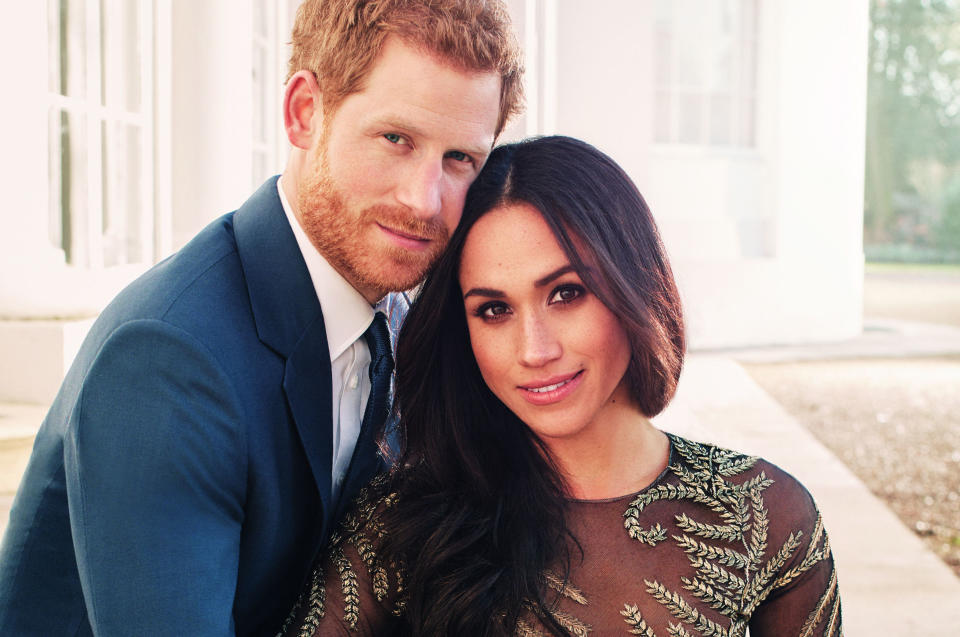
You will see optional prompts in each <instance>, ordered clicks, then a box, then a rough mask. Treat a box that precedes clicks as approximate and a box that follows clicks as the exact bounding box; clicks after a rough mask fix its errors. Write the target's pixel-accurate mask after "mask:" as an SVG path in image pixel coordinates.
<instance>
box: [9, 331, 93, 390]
mask: <svg viewBox="0 0 960 637" xmlns="http://www.w3.org/2000/svg"><path fill="white" fill-rule="evenodd" d="M93 321H94V319H93V318H87V319H74V320H14V319H7V320H0V352H3V357H2V363H0V402H17V403H35V404H49V403H50V402H51V401H52V400H53V397H54V396H56V394H57V391H58V390H59V388H60V383H61V382H62V381H63V377H64V374H66V372H67V369H68V368H69V367H70V364H71V363H72V362H73V358H74V357H75V356H76V354H77V351H78V350H79V349H80V344H81V343H83V339H84V337H85V336H86V335H87V332H88V331H89V330H90V326H91V325H93Z"/></svg>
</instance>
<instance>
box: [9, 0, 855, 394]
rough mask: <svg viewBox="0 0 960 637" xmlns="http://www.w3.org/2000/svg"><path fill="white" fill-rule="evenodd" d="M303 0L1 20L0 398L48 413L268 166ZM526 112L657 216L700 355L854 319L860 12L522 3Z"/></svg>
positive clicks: (281, 149)
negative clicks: (597, 162) (577, 141)
mask: <svg viewBox="0 0 960 637" xmlns="http://www.w3.org/2000/svg"><path fill="white" fill-rule="evenodd" d="M296 4H297V0H40V1H38V2H30V3H4V4H3V6H2V7H0V47H2V49H0V67H2V77H3V78H4V79H5V81H6V87H7V97H6V98H5V99H4V100H3V104H2V106H0V138H2V139H4V140H7V141H8V144H7V148H6V149H5V152H4V153H3V155H2V159H0V162H2V167H0V180H3V184H4V192H5V193H6V201H5V204H6V205H3V206H0V227H2V228H3V229H4V232H3V233H0V271H2V273H3V275H2V280H0V361H2V363H0V365H2V368H0V401H6V402H36V403H44V402H46V401H49V400H50V399H51V398H52V395H53V393H54V392H55V391H56V388H57V386H58V385H59V379H60V378H61V377H62V375H63V373H64V372H65V369H66V366H68V365H69V362H70V360H71V359H72V356H73V353H74V352H75V351H76V348H77V347H78V346H79V342H80V340H82V337H83V334H84V333H85V330H86V328H87V327H88V326H89V323H90V321H91V320H92V318H93V317H94V316H95V315H96V313H97V311H98V310H99V309H100V308H101V307H102V305H103V304H104V303H105V302H106V300H108V299H109V297H110V296H112V294H113V293H115V292H116V290H117V289H119V287H120V286H121V285H122V284H123V283H125V282H126V281H129V280H130V279H131V278H132V277H133V276H135V275H136V274H137V273H139V272H142V271H143V270H144V269H146V268H147V267H149V266H150V265H152V264H153V263H155V262H156V261H157V260H159V259H160V258H162V257H163V256H165V255H167V254H169V253H170V252H171V251H172V250H175V249H176V248H178V247H179V246H181V245H183V244H184V243H185V242H186V241H187V240H189V238H190V237H191V236H193V234H195V233H196V232H197V231H198V230H199V229H200V228H202V227H203V226H204V225H205V224H206V223H208V222H209V221H210V220H212V219H213V218H215V217H217V216H219V215H221V214H223V213H225V212H229V211H230V210H233V209H235V208H236V207H237V206H238V205H239V204H240V203H242V202H243V200H244V199H245V198H246V197H247V196H248V195H249V194H250V192H252V191H253V189H254V188H255V187H257V186H258V185H259V184H260V183H261V182H262V181H263V179H265V178H266V177H268V176H269V175H271V174H275V173H276V172H279V171H280V170H281V168H282V166H283V163H284V161H285V156H286V142H285V139H284V136H283V131H282V122H281V120H280V116H279V105H280V100H281V98H282V82H283V79H284V77H285V62H286V48H285V47H286V42H288V40H289V29H290V24H291V22H292V16H293V12H294V11H295V8H296ZM509 4H510V8H511V11H512V13H513V16H514V20H515V25H516V28H517V32H518V35H519V36H520V39H521V41H522V43H523V45H524V47H525V50H526V52H527V68H528V73H527V80H526V91H527V97H528V108H527V112H526V114H525V115H524V116H523V117H521V118H519V119H518V120H517V121H515V122H513V123H512V124H511V126H510V127H509V128H508V130H507V131H506V133H505V135H504V139H516V138H519V137H523V136H526V135H535V134H551V133H562V134H567V135H572V136H575V137H580V138H582V139H584V140H586V141H589V142H591V143H593V144H594V145H596V146H598V147H600V148H602V149H603V150H605V151H606V152H608V153H609V154H610V155H612V156H613V157H614V158H615V159H616V160H617V161H619V162H620V163H621V165H623V166H624V168H625V169H626V170H627V172H628V173H629V174H630V175H631V176H632V177H633V179H634V180H635V181H636V183H637V185H638V186H639V188H640V190H641V192H643V194H644V196H645V197H646V198H647V201H648V203H649V204H650V207H651V209H652V210H653V213H654V216H655V217H656V219H657V220H658V223H659V224H660V227H661V231H662V234H663V236H664V239H665V241H666V244H667V248H668V251H669V252H670V255H671V257H672V262H673V265H674V269H675V273H676V275H677V278H678V280H679V282H680V287H681V292H682V294H683V296H684V301H685V307H686V312H687V319H688V327H689V336H690V343H691V346H692V347H694V348H717V347H731V346H743V345H761V344H771V343H802V342H815V341H827V340H841V339H844V338H848V337H851V336H854V335H855V334H857V333H858V332H859V330H860V319H861V290H862V269H863V255H862V241H861V229H862V210H863V205H862V198H863V162H864V150H863V149H864V124H865V109H866V72H865V69H866V60H867V31H868V1H867V0H849V1H847V2H841V3H837V2H830V1H828V0H807V1H806V2H802V3H800V2H789V1H787V0H589V1H587V0H509Z"/></svg>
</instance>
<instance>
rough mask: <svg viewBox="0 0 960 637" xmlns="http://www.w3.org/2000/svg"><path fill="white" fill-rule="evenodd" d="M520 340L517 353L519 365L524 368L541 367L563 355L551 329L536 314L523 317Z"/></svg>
mask: <svg viewBox="0 0 960 637" xmlns="http://www.w3.org/2000/svg"><path fill="white" fill-rule="evenodd" d="M520 339H521V342H520V343H519V344H518V345H519V347H518V348H517V351H518V352H520V363H521V364H522V365H524V366H526V367H542V366H544V365H546V364H547V363H549V362H550V361H553V360H556V359H558V358H560V355H561V354H562V353H563V347H562V346H561V345H560V340H559V339H558V338H557V337H556V335H555V334H554V331H553V329H551V327H550V325H548V324H547V322H546V321H544V319H543V317H541V316H539V315H537V314H531V315H528V316H526V317H524V319H523V327H522V329H521V333H520Z"/></svg>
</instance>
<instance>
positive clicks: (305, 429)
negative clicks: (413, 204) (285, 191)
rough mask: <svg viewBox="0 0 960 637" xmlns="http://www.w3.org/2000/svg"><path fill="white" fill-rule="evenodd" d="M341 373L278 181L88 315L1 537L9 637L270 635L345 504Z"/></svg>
mask: <svg viewBox="0 0 960 637" xmlns="http://www.w3.org/2000/svg"><path fill="white" fill-rule="evenodd" d="M324 310H325V311H326V312H328V313H329V312H336V311H337V308H335V307H327V308H324ZM330 374H331V372H330V356H329V352H328V349H327V342H326V332H325V329H324V323H323V314H322V313H321V310H320V304H319V302H318V301H317V296H316V293H315V291H314V287H313V284H312V282H311V280H310V275H309V273H308V271H307V268H306V265H305V264H304V262H303V258H302V256H301V254H300V252H299V250H298V247H297V243H296V240H295V238H294V236H293V232H292V231H291V229H290V226H289V224H288V222H287V219H286V217H285V215H284V212H283V209H282V207H281V204H280V199H279V197H278V195H277V188H276V178H273V179H271V180H269V181H268V182H267V183H266V184H265V185H264V186H263V187H261V188H260V190H258V191H257V192H256V193H255V194H254V195H253V196H252V197H251V198H250V199H249V200H248V201H247V202H246V203H245V204H244V205H243V206H242V207H241V208H240V209H239V210H238V211H236V212H235V213H231V214H228V215H226V216H224V217H222V218H220V219H218V220H217V221H215V222H214V223H212V224H211V225H210V226H208V227H207V228H206V229H205V230H203V231H202V232H201V233H200V234H199V235H198V236H197V237H196V238H194V240H193V241H191V242H190V243H189V244H188V245H187V246H185V247H184V248H183V249H182V250H181V251H179V252H178V253H177V254H175V255H174V256H172V257H170V258H169V259H167V260H165V261H163V262H162V263H160V264H158V265H157V266H155V267H154V268H153V269H152V270H150V271H149V272H148V273H146V274H145V275H144V276H142V277H141V278H140V279H138V280H137V281H135V282H134V283H133V284H132V285H130V286H129V287H128V288H127V289H126V290H124V291H123V292H122V293H121V294H120V295H119V296H118V297H117V298H116V299H115V300H114V301H113V302H112V303H111V304H110V306H109V307H108V308H107V309H106V310H105V311H104V312H103V314H102V315H101V316H100V318H99V319H98V320H97V322H96V324H95V325H94V327H93V328H92V330H91V332H90V334H89V336H88V337H87V339H86V341H85V342H84V344H83V347H82V348H81V350H80V353H79V354H78V356H77V358H76V360H75V362H74V364H73V366H72V367H71V369H70V371H69V373H68V374H67V377H66V379H65V381H64V383H63V386H62V387H61V389H60V392H59V394H58V395H57V398H56V400H55V402H54V403H53V405H52V407H51V409H50V412H49V414H48V415H47V418H46V420H45V421H44V423H43V426H42V427H41V429H40V432H39V434H38V435H37V439H36V442H35V444H34V450H33V454H32V456H31V459H30V463H29V466H28V467H27V471H26V474H25V476H24V479H23V482H22V484H21V486H20V489H19V491H18V493H17V496H16V499H15V501H14V504H13V507H12V511H11V517H10V524H9V527H8V529H7V532H6V535H5V536H4V540H3V544H2V547H0V635H18V636H19V635H44V636H47V635H58V636H59V635H88V634H90V633H91V632H95V633H96V634H97V635H232V634H237V635H261V634H273V633H275V631H276V630H277V628H278V627H279V625H280V623H281V622H282V620H283V618H284V617H285V615H286V613H287V611H288V610H289V609H290V607H291V606H292V605H293V603H294V601H295V598H296V595H297V593H298V591H299V590H300V587H301V584H302V583H303V581H304V579H305V577H306V575H307V573H308V570H309V568H310V565H311V562H312V560H313V558H314V556H315V555H316V553H317V551H318V550H319V548H320V547H321V546H322V545H323V543H325V542H326V539H327V537H328V535H329V532H330V529H331V521H332V518H334V517H335V515H336V514H337V510H338V508H339V507H340V506H341V505H342V502H340V503H338V502H332V501H331V496H330V480H331V457H332V450H331V378H330ZM372 433H373V432H370V431H363V432H361V437H360V440H359V442H358V445H357V451H356V453H355V455H354V457H353V461H352V463H351V466H350V470H349V473H348V476H347V479H346V481H345V486H344V494H345V495H344V497H343V498H341V500H342V501H345V500H346V498H347V497H348V496H349V495H350V494H352V493H354V492H355V491H356V490H357V489H358V488H359V487H360V486H361V485H362V484H363V483H364V482H366V480H367V479H369V477H370V476H371V475H372V474H373V472H374V471H375V470H376V469H377V468H378V464H379V458H378V456H377V453H376V447H375V445H374V442H373V436H372Z"/></svg>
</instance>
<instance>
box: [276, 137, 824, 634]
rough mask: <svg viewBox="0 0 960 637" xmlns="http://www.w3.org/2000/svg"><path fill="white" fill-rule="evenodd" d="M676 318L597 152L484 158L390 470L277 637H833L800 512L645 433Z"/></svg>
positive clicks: (565, 147) (725, 454) (417, 322)
mask: <svg viewBox="0 0 960 637" xmlns="http://www.w3.org/2000/svg"><path fill="white" fill-rule="evenodd" d="M683 351H684V338H683V324H682V317H681V311H680V302H679V296H678V294H677V289H676V286H675V284H674V281H673V277H672V274H671V271H670V266H669V264H668V262H667V258H666V255H665V253H664V249H663V246H662V244H661V241H660V238H659V236H658V233H657V230H656V226H655V225H654V222H653V219H652V217H651V216H650V212H649V210H648V209H647V206H646V204H645V203H644V201H643V199H642V197H641V196H640V194H639V193H638V192H637V190H636V188H635V187H634V185H633V184H632V183H631V181H630V179H629V178H628V177H627V176H626V174H625V173H624V172H623V171H622V170H621V169H620V168H619V167H618V166H617V165H616V164H615V163H614V162H613V161H612V160H611V159H610V158H608V157H607V156H605V155H604V154H602V153H601V152H599V151H598V150H596V149H595V148H593V147H591V146H589V145H587V144H585V143H583V142H579V141H576V140H573V139H570V138H565V137H547V138H541V139H535V140H531V141H526V142H521V143H519V144H513V145H508V146H504V147H500V148H498V149H496V150H495V151H494V152H493V154H492V155H491V157H490V159H489V160H488V162H487V165H486V167H485V168H484V170H483V172H482V173H481V175H480V177H479V178H478V179H477V181H476V183H475V184H474V186H473V187H472V188H471V190H470V193H469V195H468V200H467V205H466V208H465V210H464V216H463V220H462V222H461V224H460V226H459V228H458V229H457V231H456V232H455V233H454V235H453V237H452V238H451V241H450V244H449V246H448V248H447V251H446V252H445V253H444V255H443V257H442V258H441V260H440V263H439V265H438V267H437V268H436V270H435V271H434V272H433V273H432V274H431V275H430V276H429V277H428V279H427V281H426V282H425V284H424V286H423V289H422V292H421V294H420V296H419V298H418V299H417V301H416V303H415V304H414V306H413V308H412V309H411V311H410V314H409V316H408V320H407V322H406V325H405V327H404V329H403V331H402V333H401V335H400V340H399V344H398V348H397V370H398V375H397V385H396V398H397V404H398V408H399V410H400V413H401V414H402V421H401V425H402V426H401V432H402V434H403V436H402V438H403V441H402V443H403V444H402V451H401V453H400V457H399V461H398V463H397V464H396V466H397V467H399V468H397V469H395V470H394V471H393V472H391V474H389V475H387V476H383V477H381V478H379V479H378V480H375V481H374V483H373V484H372V485H371V486H370V487H369V488H368V489H367V490H366V491H365V493H364V494H362V495H361V497H360V499H359V501H358V503H357V506H356V508H355V510H354V512H353V513H352V514H351V515H349V516H348V517H347V519H346V520H345V522H344V525H343V528H342V530H341V533H340V534H339V535H338V536H337V537H336V538H335V539H334V541H333V546H332V548H331V550H330V553H329V554H328V555H327V556H326V558H325V559H324V560H323V562H322V564H321V565H320V566H319V567H318V568H317V570H316V571H315V573H314V577H313V580H312V582H311V583H310V585H309V586H308V588H307V590H305V591H304V595H303V597H302V598H301V602H300V604H299V605H298V608H297V609H295V611H294V613H292V614H291V619H290V621H289V624H288V626H287V627H286V630H287V634H291V635H330V634H340V633H341V632H342V633H343V634H352V633H353V632H359V633H360V634H373V635H376V634H416V635H541V634H542V635H548V634H556V635H565V634H566V635H586V634H588V633H591V632H592V633H593V634H596V635H606V634H624V633H628V634H636V635H645V636H647V637H651V636H654V635H658V636H662V637H665V636H667V635H731V636H733V635H744V634H745V633H746V628H747V626H749V627H750V631H751V635H752V636H753V637H763V636H771V635H776V636H777V637H784V636H793V635H810V634H817V635H839V634H840V632H841V628H840V602H839V595H838V591H837V584H836V576H835V573H834V568H833V558H832V556H831V554H830V549H829V544H828V542H827V538H826V535H825V533H824V530H823V526H822V524H821V522H820V517H819V514H818V513H817V510H816V507H815V506H814V504H813V502H812V500H811V498H810V496H809V494H808V493H807V492H806V490H805V489H804V488H803V487H802V486H801V485H800V484H799V483H797V482H796V481H795V480H794V479H793V478H792V477H790V476H789V475H787V474H786V473H784V472H783V471H782V470H780V469H778V468H777V467H775V466H773V465H771V464H769V463H767V462H765V461H763V460H760V459H757V458H752V457H748V456H744V455H741V454H738V453H735V452H732V451H727V450H723V449H719V448H716V447H713V446H710V445H705V444H699V443H696V442H691V441H688V440H685V439H682V438H679V437H676V436H673V435H669V434H665V433H663V432H661V431H659V430H657V429H655V428H654V427H653V426H652V425H651V423H650V421H649V418H651V417H652V416H654V415H655V414H657V413H658V412H660V411H661V410H662V409H663V408H664V407H665V406H666V404H667V403H668V402H669V400H670V398H671V397H672V396H673V393H674V390H675V388H676V383H677V379H678V377H679V375H680V368H681V364H682V360H683Z"/></svg>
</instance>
